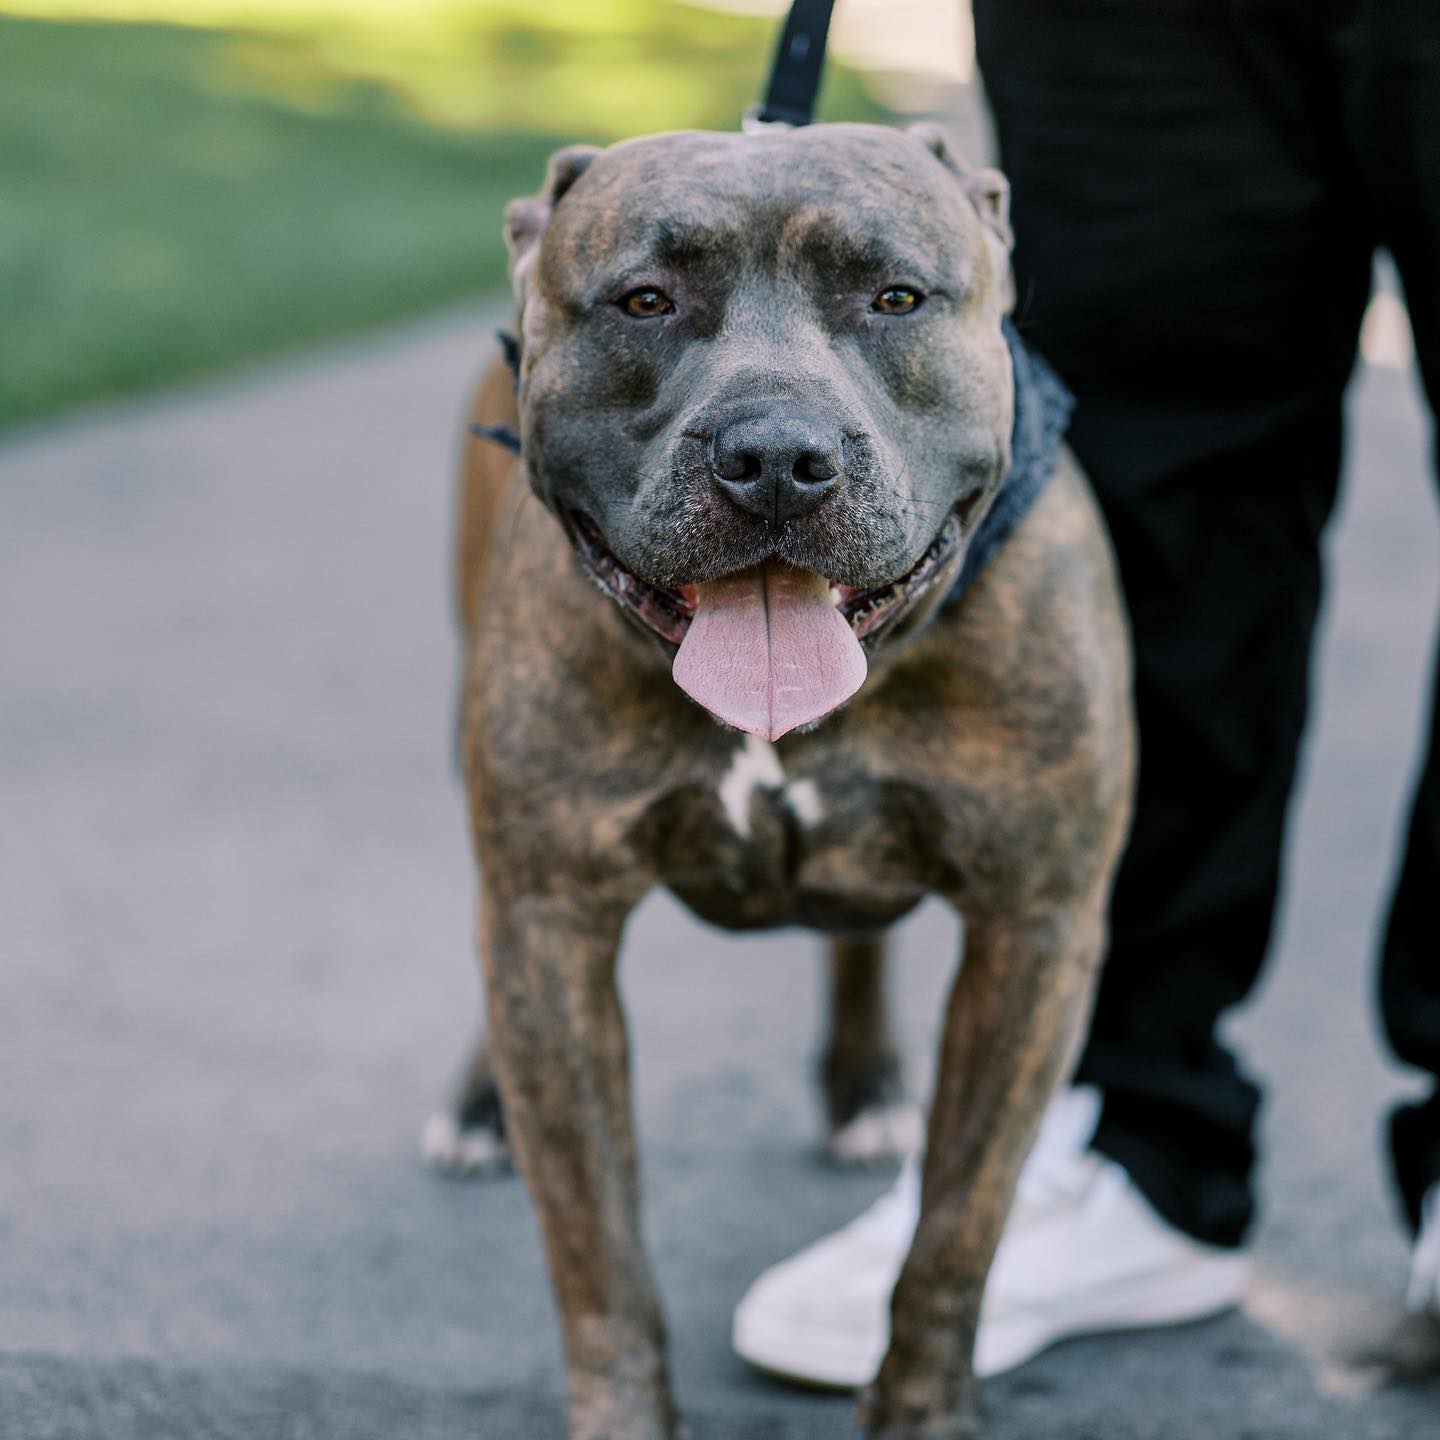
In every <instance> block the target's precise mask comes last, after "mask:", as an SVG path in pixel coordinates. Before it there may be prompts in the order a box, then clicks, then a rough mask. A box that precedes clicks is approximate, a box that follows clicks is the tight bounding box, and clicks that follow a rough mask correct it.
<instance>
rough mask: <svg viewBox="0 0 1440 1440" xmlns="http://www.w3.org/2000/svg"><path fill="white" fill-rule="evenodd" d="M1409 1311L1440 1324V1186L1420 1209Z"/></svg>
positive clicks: (1411, 1277)
mask: <svg viewBox="0 0 1440 1440" xmlns="http://www.w3.org/2000/svg"><path fill="white" fill-rule="evenodd" d="M1406 1305H1407V1308H1408V1309H1409V1310H1410V1311H1411V1312H1412V1313H1413V1314H1416V1315H1433V1316H1434V1317H1435V1318H1436V1319H1437V1320H1440V1184H1437V1185H1432V1186H1431V1187H1430V1188H1429V1190H1427V1191H1426V1192H1425V1199H1424V1200H1423V1201H1422V1202H1421V1205H1420V1235H1419V1237H1418V1238H1417V1239H1416V1241H1415V1250H1414V1253H1413V1256H1412V1258H1411V1262H1410V1291H1409V1294H1408V1295H1407V1296H1406Z"/></svg>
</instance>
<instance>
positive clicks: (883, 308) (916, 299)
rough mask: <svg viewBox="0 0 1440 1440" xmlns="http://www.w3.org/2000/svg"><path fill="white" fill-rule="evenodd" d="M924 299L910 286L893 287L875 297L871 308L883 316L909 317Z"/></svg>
mask: <svg viewBox="0 0 1440 1440" xmlns="http://www.w3.org/2000/svg"><path fill="white" fill-rule="evenodd" d="M924 299H925V297H924V296H923V295H922V294H921V293H920V292H919V291H918V290H912V289H910V287H909V286H908V285H892V286H890V288H889V289H888V290H882V291H881V292H880V293H879V294H878V295H877V296H876V297H875V302H874V304H872V305H871V306H870V308H871V309H872V310H878V311H879V312H880V314H882V315H908V314H909V313H910V312H911V311H912V310H916V309H918V308H919V307H920V304H921V302H922V301H923V300H924Z"/></svg>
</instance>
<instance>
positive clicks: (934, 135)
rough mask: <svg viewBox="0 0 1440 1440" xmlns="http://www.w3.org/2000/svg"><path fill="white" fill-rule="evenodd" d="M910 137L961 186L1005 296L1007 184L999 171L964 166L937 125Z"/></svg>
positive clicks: (916, 129) (1010, 244)
mask: <svg viewBox="0 0 1440 1440" xmlns="http://www.w3.org/2000/svg"><path fill="white" fill-rule="evenodd" d="M910 134H911V135H913V136H914V137H915V138H916V139H917V140H918V141H920V143H921V144H922V145H924V147H925V148H926V149H927V150H928V151H929V152H930V153H931V154H932V155H933V156H934V157H935V158H936V159H937V160H938V161H939V162H940V163H941V164H942V165H943V166H944V167H945V168H946V169H947V170H948V171H949V172H950V173H951V174H952V175H953V176H954V177H955V178H956V180H958V181H959V182H960V188H961V189H962V190H964V192H965V195H966V197H967V198H968V199H969V201H970V203H971V204H972V205H973V206H974V207H975V213H976V214H977V215H978V216H979V217H980V223H981V225H983V226H984V229H985V243H986V245H987V247H988V248H989V250H990V254H991V258H992V259H993V260H994V262H995V275H996V279H997V281H998V282H999V284H1000V285H1001V287H1002V289H1003V290H1004V291H1005V292H1006V293H1007V295H1008V292H1009V290H1010V252H1011V250H1012V249H1013V248H1014V246H1015V236H1014V234H1013V232H1012V231H1011V229H1010V182H1009V181H1008V180H1007V179H1006V178H1005V177H1004V176H1003V175H1002V174H1001V173H1000V172H999V171H998V170H991V169H988V168H982V169H978V170H977V169H974V168H972V167H971V166H969V165H967V164H966V163H965V162H964V161H963V160H962V159H961V158H960V157H959V156H958V155H956V154H955V152H954V151H953V150H952V149H951V148H950V145H949V142H948V141H947V140H946V138H945V132H944V131H943V130H941V129H940V127H939V126H938V125H933V124H929V123H925V124H921V125H912V126H911V127H910ZM1007 304H1008V301H1007Z"/></svg>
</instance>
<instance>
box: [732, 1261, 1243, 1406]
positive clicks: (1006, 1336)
mask: <svg viewBox="0 0 1440 1440" xmlns="http://www.w3.org/2000/svg"><path fill="white" fill-rule="evenodd" d="M1248 1275H1249V1262H1248V1261H1247V1260H1246V1259H1245V1258H1244V1257H1243V1256H1236V1257H1235V1258H1234V1259H1230V1258H1225V1259H1215V1260H1208V1261H1206V1262H1205V1264H1204V1265H1203V1266H1193V1267H1190V1268H1187V1269H1185V1270H1179V1271H1172V1272H1170V1273H1168V1274H1159V1275H1148V1276H1145V1277H1143V1278H1142V1279H1138V1280H1126V1281H1117V1282H1116V1283H1114V1284H1112V1285H1109V1286H1105V1287H1102V1288H1099V1289H1095V1290H1091V1291H1089V1292H1087V1293H1086V1295H1085V1296H1084V1298H1083V1300H1078V1301H1077V1302H1076V1303H1075V1304H1074V1305H1072V1306H1070V1307H1069V1308H1068V1309H1067V1310H1064V1311H1062V1312H1060V1313H1058V1314H1052V1315H1050V1316H1049V1317H1048V1318H1042V1317H1041V1316H1038V1315H1034V1314H1019V1315H1012V1316H1009V1317H1007V1318H1005V1319H992V1320H988V1321H986V1322H985V1325H984V1327H983V1336H984V1339H983V1344H982V1345H981V1346H979V1347H977V1352H976V1364H975V1370H976V1373H977V1374H978V1375H980V1376H982V1377H985V1376H991V1375H1003V1374H1004V1373H1005V1372H1006V1371H1007V1370H1014V1369H1015V1368H1016V1367H1017V1366H1020V1365H1023V1364H1024V1363H1025V1362H1026V1361H1027V1360H1031V1359H1033V1358H1034V1357H1035V1356H1036V1355H1038V1354H1040V1352H1041V1351H1042V1350H1048V1349H1049V1348H1050V1346H1052V1345H1056V1344H1059V1342H1060V1341H1062V1340H1071V1339H1076V1338H1078V1337H1080V1336H1082V1335H1103V1334H1113V1333H1115V1332H1117V1331H1124V1330H1148V1329H1154V1328H1159V1327H1161V1326H1167V1325H1185V1324H1188V1323H1190V1322H1192V1321H1196V1320H1207V1319H1209V1318H1211V1317H1212V1316H1215V1315H1219V1314H1223V1313H1224V1312H1225V1311H1226V1310H1231V1309H1234V1307H1235V1306H1236V1305H1238V1304H1239V1303H1240V1300H1241V1297H1242V1296H1243V1294H1244V1291H1245V1282H1246V1280H1247V1278H1248ZM731 1343H732V1344H733V1346H734V1348H735V1353H736V1354H737V1355H739V1356H740V1358H741V1359H742V1360H744V1361H746V1362H747V1363H748V1364H750V1365H753V1366H754V1367H755V1368H756V1369H757V1370H761V1371H763V1372H764V1373H765V1374H767V1375H773V1376H775V1377H776V1378H777V1379H780V1380H788V1381H790V1382H791V1383H792V1384H799V1385H806V1386H810V1387H812V1388H815V1389H822V1390H858V1389H860V1388H862V1387H863V1386H865V1385H868V1384H869V1383H870V1381H871V1380H873V1379H874V1378H875V1372H876V1371H877V1370H878V1369H879V1367H880V1360H881V1358H882V1355H883V1352H882V1354H877V1353H876V1352H875V1350H874V1348H873V1347H871V1346H863V1347H862V1346H860V1345H857V1344H854V1343H853V1342H850V1341H847V1340H846V1338H845V1337H843V1336H839V1335H823V1336H822V1335H817V1334H816V1332H815V1331H814V1330H813V1329H806V1330H797V1329H796V1328H795V1327H793V1326H788V1325H785V1324H779V1325H777V1324H775V1323H773V1322H771V1321H767V1320H765V1319H764V1318H763V1317H761V1316H758V1315H754V1314H746V1313H745V1310H744V1307H743V1306H742V1307H741V1308H740V1310H738V1311H737V1312H736V1315H735V1322H734V1328H733V1331H732V1334H731Z"/></svg>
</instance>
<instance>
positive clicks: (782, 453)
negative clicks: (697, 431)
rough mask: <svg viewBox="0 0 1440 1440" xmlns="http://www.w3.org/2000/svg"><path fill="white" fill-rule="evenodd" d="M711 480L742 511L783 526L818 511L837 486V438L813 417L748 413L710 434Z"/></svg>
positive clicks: (838, 458)
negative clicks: (711, 441) (711, 439)
mask: <svg viewBox="0 0 1440 1440" xmlns="http://www.w3.org/2000/svg"><path fill="white" fill-rule="evenodd" d="M710 464H711V468H712V469H713V471H714V473H715V483H716V484H717V485H718V486H719V487H720V489H721V490H723V491H724V492H725V494H726V495H727V496H729V498H730V499H731V500H733V501H734V502H735V504H736V505H738V506H739V507H740V508H741V509H742V510H748V511H749V512H750V513H751V514H752V515H759V516H761V517H762V518H764V519H766V520H769V521H770V522H771V523H772V524H775V525H783V524H784V523H785V521H787V520H796V519H798V518H799V517H800V516H801V515H808V514H809V513H810V512H811V511H812V510H816V509H818V508H819V507H820V506H821V505H823V504H824V503H825V501H826V500H828V499H829V498H830V496H831V495H832V494H834V492H835V490H836V489H837V487H838V486H839V484H840V474H841V466H842V458H841V449H840V436H839V434H838V432H836V431H835V430H834V429H832V428H830V427H827V426H825V425H823V424H821V423H820V421H818V420H816V419H814V418H813V417H812V416H809V415H803V414H797V413H795V412H793V411H792V412H789V413H786V412H780V413H770V414H766V415H751V416H747V417H745V418H744V419H741V420H732V421H731V422H730V423H729V424H728V425H724V426H722V427H721V428H720V429H719V430H717V431H716V432H715V445H714V452H713V454H712V456H711V461H710Z"/></svg>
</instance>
